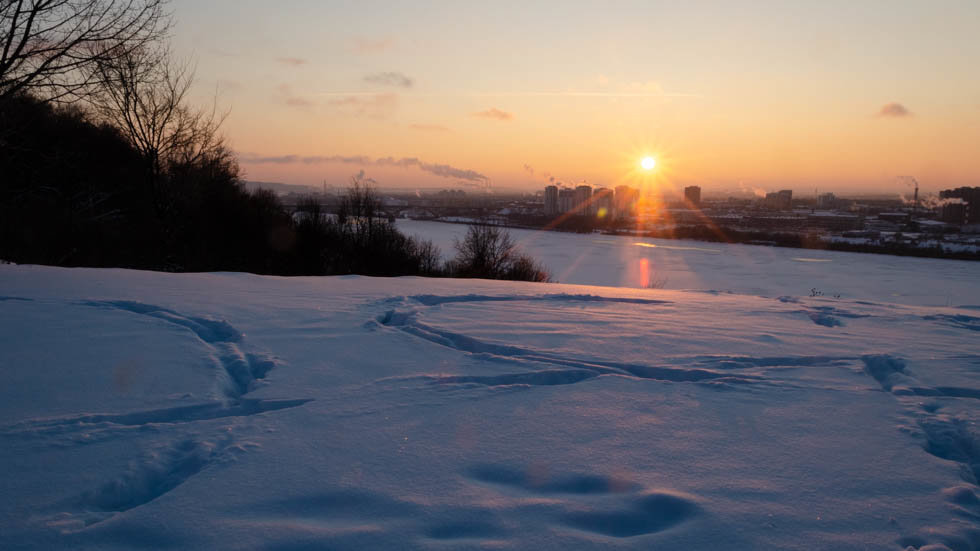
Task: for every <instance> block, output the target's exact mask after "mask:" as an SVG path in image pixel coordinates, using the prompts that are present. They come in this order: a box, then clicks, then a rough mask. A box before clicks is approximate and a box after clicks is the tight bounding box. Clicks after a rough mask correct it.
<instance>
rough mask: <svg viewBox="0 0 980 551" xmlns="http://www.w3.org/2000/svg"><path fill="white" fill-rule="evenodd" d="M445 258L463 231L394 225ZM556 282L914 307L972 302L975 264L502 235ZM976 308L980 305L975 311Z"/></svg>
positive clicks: (978, 274) (978, 284)
mask: <svg viewBox="0 0 980 551" xmlns="http://www.w3.org/2000/svg"><path fill="white" fill-rule="evenodd" d="M398 227H399V228H400V229H402V230H403V231H404V232H405V233H407V234H409V235H418V236H420V237H422V238H424V239H430V240H432V241H433V242H434V243H435V244H436V245H437V246H438V247H439V248H440V249H441V250H442V253H443V256H444V257H446V258H448V257H451V256H453V255H454V254H455V251H454V249H453V240H454V238H456V237H462V236H463V235H464V234H465V232H466V226H465V225H463V224H445V223H440V222H422V221H416V220H399V221H398ZM509 231H510V232H511V235H512V236H513V237H514V238H515V240H516V241H517V242H518V243H519V244H520V246H521V248H522V249H523V250H524V251H526V252H527V253H529V254H530V255H531V256H533V257H534V258H535V259H537V260H538V261H539V262H541V263H543V264H544V265H545V266H546V267H547V268H548V269H549V270H550V271H551V273H552V278H553V279H554V280H556V281H559V282H561V283H576V284H584V285H607V286H614V287H647V286H652V287H660V288H664V289H689V290H703V291H718V292H732V293H738V294H751V295H761V296H770V297H772V296H782V295H790V296H807V295H809V294H810V292H811V291H810V290H811V289H817V290H819V291H821V292H823V294H824V296H835V295H840V296H841V298H846V299H851V300H854V299H856V300H869V301H883V302H896V303H901V304H912V305H922V306H977V305H980V262H971V261H965V260H941V259H931V258H912V257H899V256H891V255H879V254H864V253H847V252H838V251H822V250H813V249H790V248H779V247H765V246H756V245H740V244H727V243H707V242H701V241H688V240H670V239H651V238H635V237H625V236H612V235H600V234H575V233H561V232H546V231H534V230H518V229H511V230H509ZM978 307H980V306H978Z"/></svg>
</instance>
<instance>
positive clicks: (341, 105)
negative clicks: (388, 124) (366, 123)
mask: <svg viewBox="0 0 980 551" xmlns="http://www.w3.org/2000/svg"><path fill="white" fill-rule="evenodd" d="M329 104H330V105H332V106H334V107H336V108H338V109H341V110H343V111H345V112H347V113H348V114H351V115H354V116H357V117H371V118H375V119H383V118H387V117H389V116H391V115H392V114H393V113H394V112H395V109H396V108H397V107H398V96H397V95H396V94H373V95H357V96H353V95H352V96H343V97H340V98H338V99H335V100H330V102H329Z"/></svg>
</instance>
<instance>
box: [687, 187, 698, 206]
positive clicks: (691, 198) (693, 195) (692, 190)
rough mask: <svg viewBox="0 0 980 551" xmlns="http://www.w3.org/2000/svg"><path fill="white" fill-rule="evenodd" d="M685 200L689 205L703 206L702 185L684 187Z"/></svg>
mask: <svg viewBox="0 0 980 551" xmlns="http://www.w3.org/2000/svg"><path fill="white" fill-rule="evenodd" d="M684 202H685V203H687V204H688V206H692V207H695V208H697V207H700V206H701V187H700V186H687V187H686V188H684Z"/></svg>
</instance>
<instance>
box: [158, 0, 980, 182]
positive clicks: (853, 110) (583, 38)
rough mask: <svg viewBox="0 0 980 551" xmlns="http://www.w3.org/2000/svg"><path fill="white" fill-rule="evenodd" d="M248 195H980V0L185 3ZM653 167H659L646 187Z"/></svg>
mask: <svg viewBox="0 0 980 551" xmlns="http://www.w3.org/2000/svg"><path fill="white" fill-rule="evenodd" d="M173 11H174V15H175V18H176V25H175V27H174V30H173V35H174V36H173V38H174V44H175V46H174V47H175V50H176V51H177V53H178V54H179V55H180V56H182V57H192V58H193V59H195V60H196V62H197V87H196V90H195V100H196V101H197V102H198V103H201V104H205V103H207V102H209V101H210V99H211V97H212V96H213V95H214V92H215V90H218V97H219V100H218V101H219V105H220V106H221V107H222V108H226V109H230V110H231V113H230V115H229V117H228V119H227V122H226V126H225V133H226V135H227V137H228V139H229V141H230V143H231V145H232V147H233V148H234V150H235V151H237V152H238V153H239V155H240V160H241V164H242V167H243V168H244V169H245V171H246V177H247V178H248V179H250V180H263V181H277V182H286V183H296V184H314V185H319V184H320V183H321V182H323V181H324V180H326V181H327V183H328V184H330V185H343V184H344V183H345V182H346V181H347V180H348V179H349V178H350V177H351V176H352V175H354V174H357V173H358V172H359V171H361V170H363V171H364V173H365V175H366V176H367V177H370V178H373V179H375V180H376V181H377V182H378V185H380V186H382V187H407V188H423V187H424V188H431V187H452V188H459V187H462V186H463V184H462V183H464V182H465V183H466V184H468V185H470V186H478V185H480V184H484V183H486V182H487V181H489V182H490V183H491V185H492V186H493V187H494V188H521V189H526V190H537V189H540V188H542V187H543V186H544V185H545V184H546V182H547V180H548V178H549V176H551V177H554V178H555V179H556V180H557V181H561V182H563V183H569V184H571V183H578V182H581V181H583V180H584V181H586V182H588V183H590V184H594V185H604V186H615V185H618V184H621V183H647V184H651V185H655V186H663V187H665V188H667V189H671V188H676V187H679V186H684V185H691V184H697V185H701V186H702V187H703V188H704V189H705V191H706V192H710V191H712V190H722V189H725V190H735V189H745V190H749V191H751V190H753V189H755V190H766V191H768V190H773V189H779V188H792V189H794V190H796V191H797V193H800V194H810V193H812V192H813V190H814V188H819V189H820V191H837V192H848V191H861V192H868V191H879V192H901V191H903V185H904V184H902V183H901V182H900V181H899V177H901V176H914V177H915V178H916V179H918V180H919V182H920V183H921V185H922V187H923V188H924V189H926V190H935V189H940V188H947V187H950V186H959V185H980V71H978V70H977V67H978V66H980V38H978V34H977V33H978V29H980V2H977V1H976V0H971V1H964V2H925V1H923V2H912V1H908V2H895V1H881V2H871V1H860V2H854V1H846V2H845V1H842V2H836V1H834V2H827V1H820V2H816V1H813V2H805V3H804V2H789V1H758V0H757V1H752V2H748V1H746V2H692V1H685V2H655V1H644V2H604V3H599V2H570V1H565V2H527V1H524V2H501V1H495V2H480V3H477V2H399V3H395V2H370V1H364V0H359V1H356V2H321V1H314V0H303V1H300V0H293V1H282V2H268V1H257V0H244V1H243V0H208V1H206V2H201V1H199V0H175V2H174V4H173ZM644 155H652V156H654V157H655V158H657V160H658V166H657V169H656V170H655V171H653V173H655V175H654V176H648V175H646V174H643V175H641V174H640V173H639V170H638V167H639V162H640V159H641V158H642V157H643V156H644ZM379 159H380V161H379Z"/></svg>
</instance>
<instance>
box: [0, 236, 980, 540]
mask: <svg viewBox="0 0 980 551" xmlns="http://www.w3.org/2000/svg"><path fill="white" fill-rule="evenodd" d="M556 235H559V237H564V236H562V235H560V234H556ZM576 237H577V238H578V239H581V240H586V241H588V240H590V239H592V238H593V236H576ZM644 242H646V241H644ZM651 243H653V242H652V241H651ZM657 244H659V242H658V243H657ZM671 245H672V246H678V247H685V246H686V245H684V244H683V243H680V242H671ZM697 246H698V247H709V248H710V247H714V245H713V244H712V245H704V244H700V245H697ZM722 247H723V246H722ZM660 249H661V248H660V247H659V246H658V247H656V248H653V249H651V250H652V251H654V252H655V253H656V254H659V255H669V258H672V259H674V260H678V259H684V258H687V259H698V258H700V257H699V256H698V255H699V254H703V255H704V256H705V257H706V258H711V259H714V261H715V262H717V263H718V265H719V271H723V270H727V271H728V273H727V277H728V278H729V281H730V285H731V288H732V289H736V290H741V291H742V292H741V293H737V294H729V293H706V292H691V291H680V290H668V289H635V288H632V289H631V288H613V287H601V286H587V285H570V284H533V283H517V282H500V281H482V280H447V279H425V278H392V279H383V278H367V277H355V276H350V277H324V278H279V277H260V276H253V275H247V274H234V273H212V274H164V273H152V272H138V271H128V270H96V269H64V268H50V267H38V266H12V265H3V266H0V366H2V369H3V373H4V375H5V379H4V382H5V384H4V385H3V386H0V441H2V442H0V444H2V445H0V467H2V468H0V487H2V488H3V496H4V499H3V500H0V548H3V549H52V548H62V549H68V548H70V549H138V548H148V547H152V548H175V549H268V550H281V549H323V548H329V549H444V548H454V549H455V548H505V549H506V548H509V549H527V548H536V549H607V548H610V547H616V548H625V549H650V548H666V549H718V548H724V549H904V548H906V547H909V546H911V547H913V548H915V549H920V548H921V549H953V550H962V549H977V548H980V498H978V488H977V477H978V475H980V436H978V432H977V425H976V423H977V421H978V418H980V412H978V409H977V407H976V406H977V400H978V399H980V386H978V383H977V377H976V375H977V371H978V370H980V349H978V347H977V345H976V342H977V339H976V337H977V332H978V331H980V298H978V297H980V293H978V292H977V291H978V285H980V284H978V283H977V281H980V280H977V279H973V281H972V282H969V281H962V280H961V279H959V278H962V277H966V276H964V275H956V276H948V275H947V274H948V273H949V272H952V273H954V274H958V272H957V271H956V270H946V269H945V266H948V265H953V266H960V264H959V263H949V261H939V260H930V261H927V262H929V263H931V264H930V265H931V266H932V269H931V270H929V269H928V268H927V267H923V268H921V269H920V268H918V267H917V266H919V265H918V264H914V263H913V264H910V265H909V266H910V268H909V270H910V271H912V272H913V273H915V274H916V276H913V275H909V272H908V271H906V272H902V273H900V274H898V275H897V277H903V278H906V281H919V283H920V285H919V287H928V286H929V285H932V283H930V282H928V281H926V280H924V279H922V280H914V277H919V278H923V275H924V274H927V273H933V274H935V275H936V277H937V278H939V279H942V278H943V277H948V278H949V280H948V281H946V280H943V282H941V283H937V284H936V285H950V286H952V287H953V288H956V289H959V291H957V294H956V295H955V296H957V297H959V298H958V299H957V301H956V304H957V305H958V307H946V306H941V305H939V306H937V305H921V304H916V303H915V302H921V301H923V300H924V299H922V297H924V296H926V294H924V293H925V291H923V294H916V295H903V296H902V297H899V298H903V299H908V300H907V302H906V303H904V304H901V303H897V302H895V301H886V300H882V299H881V297H882V296H885V295H886V293H883V292H880V291H874V292H872V293H868V294H866V295H862V296H853V297H843V298H841V299H834V298H830V297H828V296H826V295H825V296H819V297H810V296H806V295H807V293H806V292H805V291H808V289H804V290H798V291H797V292H796V293H791V294H785V295H778V294H776V293H774V292H773V293H767V296H756V295H753V294H751V292H749V291H751V289H753V288H755V287H757V286H758V287H762V288H765V287H772V288H773V289H776V290H779V289H780V286H782V285H785V283H784V281H785V278H787V277H788V275H789V271H790V270H791V269H811V268H812V269H814V270H817V271H814V272H812V273H823V274H825V275H826V274H828V273H832V271H828V270H827V269H828V267H839V266H840V265H841V261H840V258H841V256H839V253H835V254H830V253H826V252H824V251H799V250H795V251H794V250H788V251H787V252H788V253H791V254H792V255H793V257H795V258H800V259H807V258H814V259H822V260H826V259H830V260H832V261H831V262H798V261H795V260H792V258H793V257H789V256H787V257H786V258H783V257H775V258H774V259H773V269H772V272H771V274H766V273H763V271H762V269H761V268H760V267H758V266H755V265H753V264H750V265H748V266H746V268H745V269H744V270H743V271H742V272H735V271H734V268H733V267H732V264H731V260H730V259H729V258H728V256H730V255H727V254H719V253H703V252H699V251H697V250H686V249H679V250H676V249H664V250H660ZM626 250H628V251H633V250H636V251H640V252H647V248H645V247H638V246H633V245H630V246H629V247H626ZM763 250H768V249H763ZM780 252H781V251H780ZM824 255H829V256H827V257H826V258H824ZM818 257H819V258H818ZM648 258H653V259H655V260H658V261H659V260H662V259H663V258H664V257H662V256H651V257H648ZM847 258H854V261H853V263H854V264H857V266H847V269H848V270H849V272H847V273H848V274H856V273H858V272H859V271H860V269H861V267H863V269H865V270H867V271H868V272H869V273H871V274H874V273H876V270H879V269H882V268H881V267H880V266H877V265H876V263H877V262H878V261H879V257H876V256H872V255H867V256H857V257H850V256H848V257H847ZM915 260H918V259H915ZM707 262H708V261H707V260H700V259H699V260H691V265H690V266H689V267H688V268H687V269H688V270H693V267H692V266H700V269H704V268H703V266H705V263H707ZM923 266H929V265H923ZM916 270H920V271H917V272H916ZM963 270H966V271H968V269H967V268H963ZM571 273H578V274H584V273H597V272H588V271H586V270H584V268H581V267H580V268H578V271H572V272H571ZM678 273H684V272H678ZM845 275H847V274H845ZM939 276H942V277H939ZM704 277H706V278H707V277H720V276H714V275H711V276H709V275H707V274H705V275H704ZM847 277H853V275H847ZM746 280H749V281H746ZM971 285H972V286H971ZM864 288H865V287H855V289H858V290H861V289H864ZM960 293H962V295H960ZM910 297H911V298H910ZM970 299H972V302H970ZM930 546H932V547H930Z"/></svg>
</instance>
